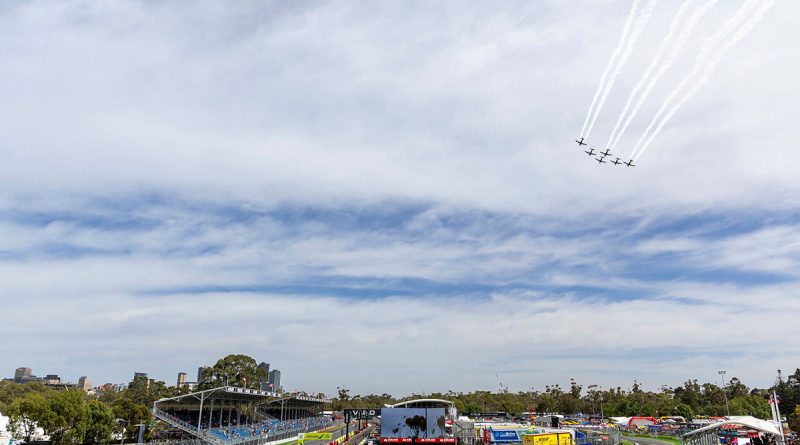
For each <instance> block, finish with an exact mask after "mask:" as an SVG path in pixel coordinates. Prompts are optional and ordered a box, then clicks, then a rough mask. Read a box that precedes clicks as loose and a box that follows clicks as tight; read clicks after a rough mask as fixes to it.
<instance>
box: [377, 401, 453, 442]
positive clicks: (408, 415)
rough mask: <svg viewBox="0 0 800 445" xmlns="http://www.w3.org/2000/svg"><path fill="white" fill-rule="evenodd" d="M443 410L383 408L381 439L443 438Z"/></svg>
mask: <svg viewBox="0 0 800 445" xmlns="http://www.w3.org/2000/svg"><path fill="white" fill-rule="evenodd" d="M444 420H445V417H444V408H384V409H382V410H381V437H393V438H407V437H419V438H424V439H435V438H439V437H444V425H445V421H444Z"/></svg>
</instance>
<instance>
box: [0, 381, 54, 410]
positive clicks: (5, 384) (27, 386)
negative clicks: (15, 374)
mask: <svg viewBox="0 0 800 445" xmlns="http://www.w3.org/2000/svg"><path fill="white" fill-rule="evenodd" d="M31 392H36V393H39V394H41V395H43V396H45V397H46V396H47V394H50V393H52V392H53V390H52V389H50V388H48V387H46V386H44V385H42V384H41V383H39V382H28V383H15V382H9V381H4V380H0V412H3V413H4V412H6V411H8V407H9V406H10V405H11V403H12V402H13V401H14V400H16V399H18V398H20V397H22V396H24V395H25V394H28V393H31Z"/></svg>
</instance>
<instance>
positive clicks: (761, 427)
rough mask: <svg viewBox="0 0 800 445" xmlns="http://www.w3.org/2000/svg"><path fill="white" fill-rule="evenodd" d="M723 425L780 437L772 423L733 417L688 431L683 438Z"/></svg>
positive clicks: (753, 418) (750, 417) (744, 417)
mask: <svg viewBox="0 0 800 445" xmlns="http://www.w3.org/2000/svg"><path fill="white" fill-rule="evenodd" d="M723 425H741V426H744V427H747V428H750V429H753V430H756V431H761V432H762V433H768V434H774V435H776V436H780V435H781V431H780V430H779V429H778V427H777V426H775V425H774V424H773V423H772V422H769V421H766V420H761V419H756V418H755V417H753V416H733V417H731V418H729V419H728V420H723V421H721V422H717V423H712V424H711V425H708V426H704V427H702V428H698V429H696V430H693V431H689V432H688V433H686V434H684V435H683V437H688V436H693V435H695V434H697V433H702V432H704V431H709V430H713V429H719V428H722V426H723Z"/></svg>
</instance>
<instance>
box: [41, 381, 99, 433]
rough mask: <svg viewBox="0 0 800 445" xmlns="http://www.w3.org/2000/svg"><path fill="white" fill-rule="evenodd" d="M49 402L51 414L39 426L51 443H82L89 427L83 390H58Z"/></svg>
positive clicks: (87, 409) (87, 410)
mask: <svg viewBox="0 0 800 445" xmlns="http://www.w3.org/2000/svg"><path fill="white" fill-rule="evenodd" d="M49 402H50V411H51V413H52V414H51V415H50V416H48V417H47V418H46V420H45V422H44V424H43V425H41V426H42V427H43V428H44V431H45V433H47V435H49V436H50V440H51V441H52V442H53V444H54V445H62V444H79V443H83V440H84V437H85V436H86V431H87V430H88V428H89V408H88V404H87V403H86V395H85V394H84V393H83V391H80V390H69V391H62V392H58V393H56V394H55V395H54V396H53V397H51V398H50V400H49Z"/></svg>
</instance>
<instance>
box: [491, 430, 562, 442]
mask: <svg viewBox="0 0 800 445" xmlns="http://www.w3.org/2000/svg"><path fill="white" fill-rule="evenodd" d="M492 442H495V443H498V442H519V436H518V435H517V432H516V431H514V430H492ZM554 445H556V444H554Z"/></svg>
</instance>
